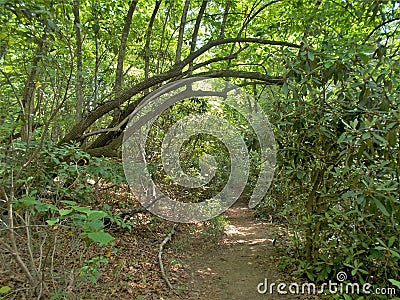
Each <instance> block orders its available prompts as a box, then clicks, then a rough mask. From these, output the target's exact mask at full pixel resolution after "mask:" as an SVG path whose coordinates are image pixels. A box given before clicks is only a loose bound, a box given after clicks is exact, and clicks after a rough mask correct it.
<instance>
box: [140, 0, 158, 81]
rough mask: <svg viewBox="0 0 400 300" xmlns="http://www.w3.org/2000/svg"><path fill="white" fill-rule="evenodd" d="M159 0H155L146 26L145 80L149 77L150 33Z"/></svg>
mask: <svg viewBox="0 0 400 300" xmlns="http://www.w3.org/2000/svg"><path fill="white" fill-rule="evenodd" d="M160 5H161V0H158V1H156V5H155V7H154V9H153V13H152V15H151V18H150V22H149V26H148V27H147V33H146V45H145V46H144V51H145V54H144V78H145V80H147V79H148V78H149V73H150V42H151V33H152V31H153V25H154V20H155V19H156V16H157V12H158V10H159V8H160Z"/></svg>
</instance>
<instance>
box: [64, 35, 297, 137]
mask: <svg viewBox="0 0 400 300" xmlns="http://www.w3.org/2000/svg"><path fill="white" fill-rule="evenodd" d="M230 43H256V44H261V45H270V46H282V47H292V48H298V49H299V48H301V45H298V44H294V43H289V42H283V41H273V40H262V39H257V38H228V39H222V40H214V41H210V42H209V43H207V44H206V45H204V46H203V47H201V48H200V49H199V50H197V51H195V52H193V53H192V54H190V55H189V56H188V57H187V58H186V59H184V60H183V61H181V62H180V63H178V64H176V65H175V66H174V67H173V68H172V69H171V70H169V71H168V72H166V73H163V74H159V75H156V76H153V77H150V78H149V79H147V80H144V81H141V82H140V83H138V84H135V85H134V86H132V87H130V88H127V89H126V90H125V91H124V92H122V93H121V94H120V95H119V96H118V97H117V98H116V99H115V100H113V101H110V102H107V103H104V104H103V105H101V106H98V107H97V108H95V109H94V110H93V111H92V112H91V113H89V114H88V115H87V117H86V118H85V119H84V120H83V121H82V122H81V123H78V124H76V125H75V126H74V127H73V128H72V129H71V131H69V132H68V133H67V134H66V135H65V137H64V138H63V139H62V140H61V141H60V144H62V143H66V142H68V141H71V140H77V139H79V137H80V136H81V135H82V134H83V133H84V132H85V130H86V129H87V128H89V126H90V125H92V124H93V123H94V122H95V121H96V120H97V119H99V118H100V117H102V116H103V115H105V114H106V113H108V112H110V111H111V110H113V109H114V108H116V107H118V106H119V105H120V104H122V103H124V102H125V101H127V100H128V99H130V98H131V97H133V96H135V95H137V94H139V93H140V92H142V91H144V90H146V89H148V88H150V87H152V86H155V85H157V84H159V83H162V82H164V81H167V80H171V79H172V78H175V77H177V76H179V75H181V74H182V69H183V68H184V67H185V66H187V65H188V64H189V63H190V62H193V61H194V60H195V59H196V58H198V57H199V56H201V55H202V54H204V53H205V52H207V51H208V50H210V49H211V48H214V47H216V46H220V45H224V44H230ZM222 77H223V76H222ZM255 79H256V78H255Z"/></svg>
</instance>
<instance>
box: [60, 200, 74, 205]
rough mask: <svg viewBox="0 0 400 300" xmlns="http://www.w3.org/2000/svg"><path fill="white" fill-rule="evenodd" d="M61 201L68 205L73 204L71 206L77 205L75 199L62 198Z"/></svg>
mask: <svg viewBox="0 0 400 300" xmlns="http://www.w3.org/2000/svg"><path fill="white" fill-rule="evenodd" d="M60 202H61V203H65V204H68V205H71V206H74V205H76V202H75V201H70V200H61V201H60Z"/></svg>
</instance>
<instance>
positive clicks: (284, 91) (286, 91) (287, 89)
mask: <svg viewBox="0 0 400 300" xmlns="http://www.w3.org/2000/svg"><path fill="white" fill-rule="evenodd" d="M282 91H283V94H284V95H285V97H287V96H288V94H289V87H288V84H287V82H284V83H283V85H282Z"/></svg>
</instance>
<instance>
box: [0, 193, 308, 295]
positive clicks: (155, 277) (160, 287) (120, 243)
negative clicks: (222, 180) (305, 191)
mask: <svg viewBox="0 0 400 300" xmlns="http://www.w3.org/2000/svg"><path fill="white" fill-rule="evenodd" d="M113 198H114V197H113ZM98 200H100V199H98ZM113 201H116V200H115V198H114V200H113ZM101 202H102V203H104V199H101ZM135 202H136V201H135ZM108 203H109V204H110V205H111V207H113V206H114V207H115V206H117V205H118V204H121V202H119V203H117V202H114V203H111V202H108ZM131 204H132V203H131ZM137 204H138V203H137ZM218 222H219V223H218ZM224 222H225V223H224ZM131 223H132V225H133V227H132V229H121V228H114V229H113V228H110V229H109V231H110V233H111V234H112V235H113V236H114V237H115V240H114V246H112V247H99V246H97V245H95V244H93V243H92V244H90V245H88V244H87V243H86V242H85V241H84V240H82V238H80V237H79V232H78V233H77V232H75V233H74V232H73V231H71V229H68V228H67V227H66V228H63V227H59V228H57V229H56V230H54V228H49V229H48V230H49V231H48V233H46V235H47V236H48V240H49V241H50V237H52V238H54V241H55V244H51V243H49V250H50V251H49V250H48V251H49V252H47V253H48V256H50V255H49V253H53V254H52V255H51V257H52V260H51V265H50V266H49V265H44V266H43V275H44V276H45V278H46V279H45V282H46V290H47V292H46V291H45V292H44V294H45V295H46V296H45V299H49V298H50V296H51V295H53V298H52V299H130V300H150V299H151V300H153V299H154V300H155V299H157V300H178V299H184V300H225V299H227V300H228V299H230V300H242V299H243V300H257V299H311V298H304V297H303V298H299V297H298V296H297V297H296V296H293V295H279V294H278V293H277V291H276V286H275V289H274V294H272V295H271V294H269V293H265V294H260V293H259V292H258V291H257V286H258V285H259V284H260V283H262V282H264V280H265V279H268V283H269V284H270V283H275V284H278V283H281V282H283V283H287V284H289V283H290V282H296V279H295V278H291V276H289V275H288V274H285V273H284V272H281V271H280V269H279V259H278V258H279V254H278V251H277V249H278V248H277V247H275V246H274V245H273V239H274V237H275V236H276V235H279V234H280V235H283V232H284V230H283V229H282V228H281V227H279V225H278V224H273V223H271V222H263V221H258V220H256V219H255V218H254V216H253V211H252V210H250V209H248V208H247V204H246V203H243V201H238V202H237V203H235V204H234V205H233V206H232V207H231V208H230V209H228V210H227V212H226V213H225V214H224V217H221V218H220V220H219V221H217V223H213V222H212V221H209V222H203V223H198V224H178V225H177V226H175V234H174V235H173V236H172V239H171V240H170V241H169V242H168V243H167V244H165V246H164V249H163V251H162V261H163V266H164V269H165V274H166V276H167V277H168V279H169V281H170V282H171V284H172V286H173V288H174V289H173V290H170V289H169V288H168V286H167V284H166V281H165V278H163V277H162V275H161V271H160V265H159V260H158V256H159V253H160V244H161V243H162V241H163V240H164V239H165V237H166V236H167V235H168V233H169V232H170V231H171V229H172V227H173V226H174V224H173V223H171V222H168V221H164V220H161V219H159V218H157V217H154V216H153V215H151V214H150V213H148V212H145V213H139V214H135V215H134V216H133V217H132V218H131ZM41 234H43V233H41ZM38 241H39V239H38ZM25 242H26V241H24V240H21V244H24V243H25ZM281 246H282V244H281ZM21 247H22V246H21ZM44 253H46V249H45V251H44ZM0 254H1V253H0ZM99 256H102V257H103V258H106V259H107V262H106V263H101V264H98V265H94V264H93V263H92V264H90V263H88V260H93V258H96V257H99ZM38 259H40V258H38ZM0 263H1V264H0V266H1V267H2V268H1V267H0V286H8V287H10V288H11V291H10V292H9V293H8V294H7V295H3V299H33V298H32V295H29V294H28V293H27V292H25V291H29V289H26V287H27V285H26V280H24V275H23V274H22V272H18V270H19V268H18V267H17V266H16V264H15V263H14V262H13V260H12V259H11V257H10V255H8V254H7V253H6V254H3V255H0ZM83 265H87V266H89V268H86V271H85V270H83V269H82V266H83ZM87 270H91V271H94V272H93V273H90V272H89V274H87ZM97 271H98V273H97V275H96V276H95V277H96V278H95V279H94V282H93V281H92V280H91V279H93V276H91V275H93V274H95V273H96V272H97ZM85 273H86V275H87V276H86V277H85V276H83V275H85ZM262 288H263V287H262ZM57 294H58V296H56V295H57ZM0 298H1V297H0Z"/></svg>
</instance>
